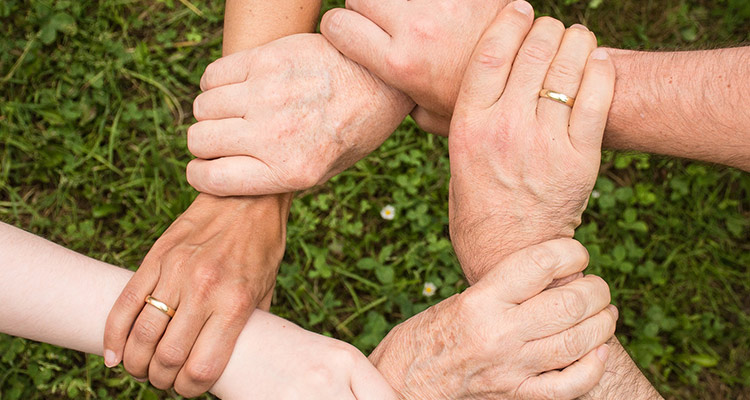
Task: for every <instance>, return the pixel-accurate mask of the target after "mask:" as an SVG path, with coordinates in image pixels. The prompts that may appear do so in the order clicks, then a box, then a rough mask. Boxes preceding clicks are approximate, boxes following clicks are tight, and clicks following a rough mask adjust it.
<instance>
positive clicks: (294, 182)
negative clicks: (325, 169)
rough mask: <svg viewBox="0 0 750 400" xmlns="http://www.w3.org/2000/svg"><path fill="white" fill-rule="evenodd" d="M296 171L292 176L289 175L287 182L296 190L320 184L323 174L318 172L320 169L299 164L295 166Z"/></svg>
mask: <svg viewBox="0 0 750 400" xmlns="http://www.w3.org/2000/svg"><path fill="white" fill-rule="evenodd" d="M296 169H297V171H296V173H295V174H293V175H292V176H289V177H288V179H289V183H290V185H291V186H293V187H294V188H295V189H297V190H304V189H310V188H312V187H314V186H317V185H318V184H320V181H321V180H322V179H323V178H322V176H323V174H321V173H320V169H319V168H317V167H315V166H313V167H312V168H311V167H310V165H300V166H299V167H298V168H296Z"/></svg>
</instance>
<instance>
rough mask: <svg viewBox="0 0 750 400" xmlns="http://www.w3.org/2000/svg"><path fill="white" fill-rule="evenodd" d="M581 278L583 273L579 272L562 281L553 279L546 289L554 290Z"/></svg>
mask: <svg viewBox="0 0 750 400" xmlns="http://www.w3.org/2000/svg"><path fill="white" fill-rule="evenodd" d="M583 276H584V275H583V272H579V273H577V274H573V275H569V276H566V277H565V278H562V279H555V280H554V281H552V283H550V284H549V286H547V289H554V288H556V287H560V286H565V285H567V284H568V283H570V282H573V281H575V280H577V279H581V278H583Z"/></svg>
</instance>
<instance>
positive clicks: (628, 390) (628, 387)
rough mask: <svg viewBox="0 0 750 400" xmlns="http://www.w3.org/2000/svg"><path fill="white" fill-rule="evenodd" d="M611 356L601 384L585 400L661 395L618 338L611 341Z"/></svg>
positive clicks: (651, 399) (649, 399)
mask: <svg viewBox="0 0 750 400" xmlns="http://www.w3.org/2000/svg"><path fill="white" fill-rule="evenodd" d="M607 344H609V348H610V351H609V358H608V359H607V366H606V368H607V369H606V370H605V372H604V376H603V377H602V380H601V381H600V382H599V385H598V386H597V387H595V388H594V390H592V391H591V392H589V393H588V394H586V395H585V396H582V397H580V399H583V400H589V399H590V400H619V399H631V400H655V399H661V398H662V397H661V395H659V393H658V392H657V391H656V390H655V389H654V387H653V386H651V383H650V382H649V381H648V379H646V377H645V376H643V374H642V373H641V371H640V370H639V369H638V366H636V365H635V363H634V362H633V360H632V359H631V358H630V356H629V355H628V353H627V352H626V351H625V349H624V348H623V347H622V345H621V344H620V342H619V341H618V340H617V338H615V337H613V338H612V339H610V341H609V342H607Z"/></svg>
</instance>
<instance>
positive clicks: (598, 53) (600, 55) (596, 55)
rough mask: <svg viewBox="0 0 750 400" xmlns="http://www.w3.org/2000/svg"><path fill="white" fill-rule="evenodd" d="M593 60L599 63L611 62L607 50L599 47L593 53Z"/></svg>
mask: <svg viewBox="0 0 750 400" xmlns="http://www.w3.org/2000/svg"><path fill="white" fill-rule="evenodd" d="M591 59H592V60H599V61H604V60H609V52H607V50H606V49H604V48H602V47H599V48H597V49H596V50H594V51H592V52H591Z"/></svg>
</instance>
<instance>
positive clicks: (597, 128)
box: [449, 3, 615, 281]
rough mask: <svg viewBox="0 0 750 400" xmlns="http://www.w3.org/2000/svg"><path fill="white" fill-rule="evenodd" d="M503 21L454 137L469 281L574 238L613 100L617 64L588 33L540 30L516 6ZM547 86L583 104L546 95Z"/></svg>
mask: <svg viewBox="0 0 750 400" xmlns="http://www.w3.org/2000/svg"><path fill="white" fill-rule="evenodd" d="M515 4H517V3H515ZM501 18H507V22H506V23H500V24H494V25H493V27H492V28H491V29H490V30H488V32H487V33H486V34H485V36H484V37H483V39H482V42H480V44H479V45H478V46H477V49H476V51H475V53H474V54H475V56H474V61H473V63H472V65H471V66H470V67H469V70H468V71H467V77H466V81H465V82H464V84H463V86H462V91H461V94H460V97H459V101H458V103H457V105H456V112H455V114H454V117H453V121H452V126H451V134H450V138H449V147H450V156H451V184H450V185H451V186H450V204H449V211H450V221H451V225H450V229H451V237H452V239H453V245H454V248H455V250H456V255H457V256H458V258H459V260H460V261H461V265H462V266H464V271H465V272H466V274H467V277H468V278H469V280H470V281H475V280H476V279H478V277H480V276H481V274H482V273H484V272H486V271H488V270H490V269H491V268H492V266H493V264H494V263H495V260H496V259H497V257H502V256H504V255H507V254H509V253H512V252H513V251H516V250H518V249H521V248H524V247H527V246H529V245H531V244H534V243H538V242H539V241H544V240H549V239H553V238H561V237H573V233H574V230H575V228H576V227H577V226H578V225H579V224H580V221H581V214H582V213H583V211H584V210H585V208H586V205H587V202H588V198H589V195H590V193H591V190H592V189H593V187H594V183H595V181H596V177H597V175H598V172H599V163H600V159H601V143H602V137H603V135H604V126H605V124H606V120H607V113H608V111H609V106H610V104H611V101H612V96H613V93H614V79H615V78H614V76H615V74H614V66H613V65H612V62H611V60H610V59H606V60H597V59H593V56H592V51H593V50H594V49H595V48H596V39H595V37H594V35H593V34H592V33H591V32H589V31H588V30H587V29H586V28H585V27H582V26H574V27H571V28H569V29H567V30H566V29H565V28H564V26H563V25H562V23H560V22H559V21H556V20H554V19H551V18H546V17H545V18H540V19H538V20H536V22H534V23H533V27H532V17H531V15H525V14H522V13H520V12H518V11H517V10H515V9H514V7H507V8H506V9H504V10H503V11H502V12H501V14H500V17H499V18H498V20H500V19H501ZM530 28H531V29H530ZM529 29H530V30H529ZM500 38H502V39H503V40H502V41H500ZM600 51H603V50H597V52H596V54H601V53H600ZM516 54H517V56H516ZM604 54H606V53H604ZM511 69H512V70H511ZM584 71H585V74H584ZM542 88H554V90H557V91H560V92H562V93H566V94H568V95H570V96H572V97H576V96H577V97H578V99H577V102H576V103H575V106H574V107H572V108H571V107H569V106H567V105H564V104H560V103H557V102H554V101H552V100H549V99H546V98H541V97H540V96H539V92H540V90H541V89H542ZM579 88H580V91H579ZM466 266H470V268H466Z"/></svg>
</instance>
